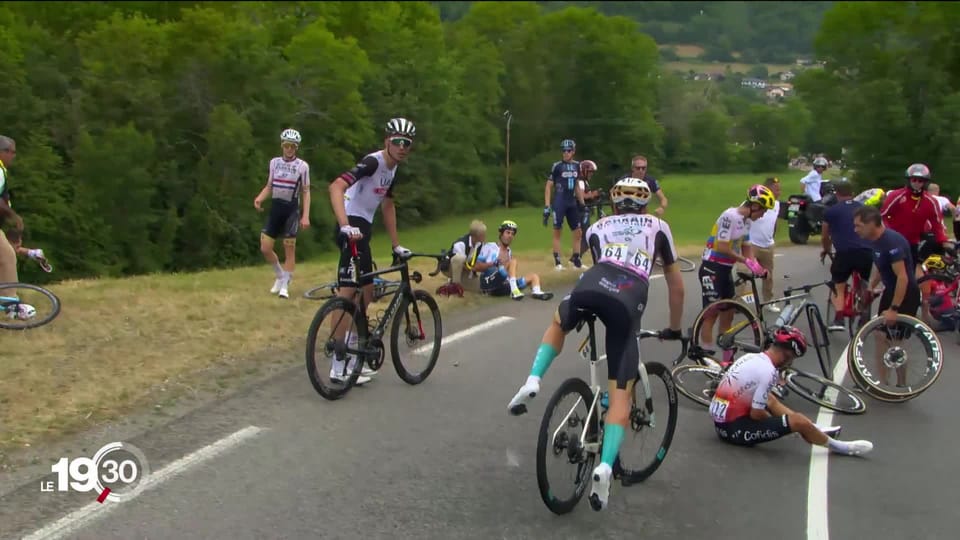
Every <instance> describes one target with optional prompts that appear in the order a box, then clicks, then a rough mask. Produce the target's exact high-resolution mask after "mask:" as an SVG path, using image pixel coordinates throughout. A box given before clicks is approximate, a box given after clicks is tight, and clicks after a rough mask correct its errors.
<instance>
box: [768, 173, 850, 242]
mask: <svg viewBox="0 0 960 540" xmlns="http://www.w3.org/2000/svg"><path fill="white" fill-rule="evenodd" d="M836 191H837V188H836V186H834V184H833V182H831V181H830V180H824V181H823V183H822V184H820V197H821V199H820V202H816V203H815V202H813V201H811V200H810V197H808V196H807V195H806V194H805V193H801V194H799V195H790V196H789V197H787V204H782V205H780V208H781V210H780V217H781V218H782V219H785V220H786V221H787V223H788V224H789V231H788V233H789V236H790V241H791V242H793V243H794V244H800V245H803V244H806V243H807V240H809V238H810V235H818V234H820V230H821V226H822V224H823V212H824V211H825V210H826V209H827V208H829V207H831V206H833V205H834V204H836V202H837V196H836Z"/></svg>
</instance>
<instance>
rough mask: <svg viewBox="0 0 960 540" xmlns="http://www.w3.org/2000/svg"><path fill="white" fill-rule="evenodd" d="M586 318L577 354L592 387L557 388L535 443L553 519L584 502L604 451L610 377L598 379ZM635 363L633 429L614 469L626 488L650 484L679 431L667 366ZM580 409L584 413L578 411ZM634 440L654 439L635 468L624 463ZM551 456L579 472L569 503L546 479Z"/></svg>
mask: <svg viewBox="0 0 960 540" xmlns="http://www.w3.org/2000/svg"><path fill="white" fill-rule="evenodd" d="M582 312H583V313H584V314H585V317H584V319H583V320H582V321H581V322H580V324H579V325H577V331H578V332H579V331H580V329H581V328H583V326H584V325H586V326H587V328H588V333H587V336H586V337H585V338H584V340H583V342H582V343H581V344H580V347H579V352H580V356H581V357H582V358H583V359H584V360H588V361H589V362H590V381H589V383H588V382H586V381H584V380H583V379H581V378H579V377H573V378H570V379H567V380H565V381H564V382H563V383H562V384H561V385H560V387H559V388H557V390H556V392H554V393H553V395H552V396H551V397H550V400H549V401H548V402H547V407H546V410H545V411H544V413H543V419H542V420H541V423H540V432H539V436H538V438H537V485H538V487H539V488H540V497H541V498H542V499H543V502H544V504H546V505H547V508H549V509H550V511H551V512H554V513H555V514H566V513H568V512H570V511H572V510H573V509H574V507H575V506H576V505H577V503H578V502H580V499H581V498H582V497H583V493H584V491H585V489H586V487H587V483H588V479H589V476H590V474H591V472H592V471H593V466H594V461H595V460H596V458H597V456H599V455H600V453H601V451H602V448H601V446H602V445H603V425H604V418H605V415H606V410H607V409H606V405H605V403H603V400H602V398H601V396H602V395H604V389H605V388H606V386H607V381H606V377H603V378H602V380H601V378H598V376H597V364H598V363H599V362H600V361H601V360H602V359H603V358H600V357H598V355H597V338H596V331H595V324H596V319H597V318H596V315H594V314H593V313H590V312H587V311H582ZM637 335H638V337H639V338H640V339H647V338H652V337H656V338H659V337H660V333H659V332H652V331H649V330H641V331H640V332H639V333H638V334H637ZM685 343H686V342H685V341H684V344H685ZM604 358H605V355H604ZM637 361H638V362H639V372H640V373H639V375H638V377H637V379H636V382H635V384H634V385H633V399H632V404H631V407H630V416H629V419H630V425H629V428H628V429H627V430H626V435H625V437H624V440H623V446H621V447H620V454H619V456H617V460H616V461H615V462H614V465H613V478H615V479H616V478H619V479H620V481H621V484H622V485H623V486H625V487H626V486H630V485H632V484H634V483H637V482H642V481H643V480H646V479H647V478H649V477H650V475H652V474H653V473H654V471H656V470H657V468H659V467H660V464H661V463H663V460H664V458H666V455H667V451H668V450H669V449H670V443H671V442H672V441H673V433H674V430H676V427H677V392H676V389H675V388H674V384H673V379H672V378H671V377H670V373H669V372H668V371H667V368H666V366H664V365H663V364H661V363H659V362H643V361H642V360H641V359H639V358H638V359H637ZM661 385H662V387H663V388H664V389H665V394H666V395H665V396H664V395H663V392H664V390H660V395H659V397H658V399H655V398H654V390H655V389H659V388H661ZM571 395H572V396H574V397H576V401H575V402H574V404H573V405H572V406H571V407H570V408H569V409H568V408H567V407H566V406H563V407H561V405H560V403H561V401H563V399H564V398H566V397H567V396H571ZM655 402H656V405H655ZM581 406H582V407H581ZM578 408H579V409H581V410H579V411H578ZM601 409H602V410H601ZM556 411H559V412H560V414H561V415H562V420H561V421H560V422H559V425H558V426H556V427H552V426H551V424H550V419H551V418H552V417H553V414H554V412H556ZM658 424H659V426H662V427H663V433H662V434H660V435H657V434H655V433H654V430H656V428H657V427H658ZM630 435H633V436H634V437H642V436H645V435H649V436H650V438H651V439H652V440H651V441H650V445H649V448H651V451H650V452H649V453H647V454H646V455H645V456H642V457H638V458H637V461H636V462H633V461H632V460H630V459H627V460H625V459H624V454H625V453H626V449H627V445H628V442H630V438H629V437H630ZM641 447H642V448H643V449H644V450H646V448H648V445H645V444H641ZM551 456H553V457H555V458H559V459H560V460H561V462H566V464H568V465H573V466H574V467H575V474H574V478H573V493H572V494H571V495H570V496H569V497H567V498H562V499H561V498H558V496H557V493H558V490H557V488H558V487H560V485H559V483H558V484H551V482H550V479H549V478H548V475H547V466H548V463H547V461H548V458H549V457H551ZM624 461H626V465H625V464H624ZM598 504H599V503H598V501H593V500H591V501H590V505H591V506H592V507H593V508H594V509H597V508H598V506H597V505H598Z"/></svg>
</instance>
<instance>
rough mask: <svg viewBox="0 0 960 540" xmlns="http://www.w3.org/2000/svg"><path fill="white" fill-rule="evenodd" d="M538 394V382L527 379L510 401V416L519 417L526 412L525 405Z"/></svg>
mask: <svg viewBox="0 0 960 540" xmlns="http://www.w3.org/2000/svg"><path fill="white" fill-rule="evenodd" d="M539 392H540V381H537V380H530V379H527V382H526V383H524V385H523V386H521V387H520V390H519V391H518V392H517V395H515V396H513V399H511V400H510V405H509V409H510V414H512V415H514V416H520V415H521V414H524V413H526V412H527V405H528V404H529V403H530V402H531V401H533V398H535V397H537V393H539Z"/></svg>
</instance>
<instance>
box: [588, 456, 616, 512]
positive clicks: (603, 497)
mask: <svg viewBox="0 0 960 540" xmlns="http://www.w3.org/2000/svg"><path fill="white" fill-rule="evenodd" d="M611 478H613V469H611V468H610V466H609V465H607V464H606V463H601V464H599V465H597V467H596V468H595V469H593V484H592V485H591V486H590V508H593V509H594V510H596V511H598V512H599V511H600V510H603V509H604V508H606V507H607V502H608V501H609V500H610V479H611Z"/></svg>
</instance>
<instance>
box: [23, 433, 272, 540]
mask: <svg viewBox="0 0 960 540" xmlns="http://www.w3.org/2000/svg"><path fill="white" fill-rule="evenodd" d="M264 431H265V430H264V429H263V428H259V427H256V426H247V427H245V428H243V429H241V430H240V431H237V432H236V433H234V434H232V435H228V436H226V437H224V438H222V439H220V440H219V441H217V442H215V443H213V444H209V445H207V446H204V447H203V448H201V449H199V450H197V451H195V452H193V453H191V454H188V455H186V456H183V457H182V458H180V459H178V460H176V461H174V462H172V463H170V464H168V465H167V466H166V467H164V468H162V469H160V470H159V471H156V472H153V473H151V474H150V476H148V477H147V478H146V480H144V481H143V484H142V488H141V489H140V490H138V491H137V492H136V493H133V494H131V495H130V496H129V497H127V498H124V499H123V500H122V501H120V502H116V503H110V502H108V503H105V504H101V503H98V502H96V501H94V502H91V503H89V504H87V505H86V506H83V507H81V508H80V509H78V510H74V511H73V512H71V513H69V514H67V515H66V516H64V517H62V518H60V519H58V520H57V521H55V522H53V523H51V524H50V525H47V526H46V527H44V528H42V529H40V530H38V531H35V532H33V533H32V534H30V535H29V536H26V537H24V540H40V539H44V540H48V539H54V538H61V537H63V536H66V535H71V534H76V533H77V532H78V531H79V530H80V529H81V528H83V527H84V526H85V525H87V524H89V523H91V522H93V521H95V520H97V519H99V518H102V517H104V516H106V515H107V514H109V513H110V512H112V511H113V510H115V509H117V508H119V507H121V506H122V505H124V504H127V503H129V502H130V501H132V500H134V499H136V498H137V497H139V496H140V495H142V494H143V493H144V492H145V491H148V490H150V489H153V488H155V487H157V486H159V485H160V484H162V483H163V482H164V481H166V480H169V479H171V478H173V477H174V476H177V475H179V474H180V473H182V472H184V471H186V470H187V469H190V468H191V467H195V466H197V465H199V464H200V463H203V462H204V461H207V460H209V459H212V458H214V457H217V456H219V455H220V454H223V453H224V452H226V451H227V450H230V449H231V448H232V447H234V446H237V445H239V444H240V443H242V442H244V441H246V440H247V439H250V438H252V437H256V436H257V435H260V434H261V433H263V432H264Z"/></svg>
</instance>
